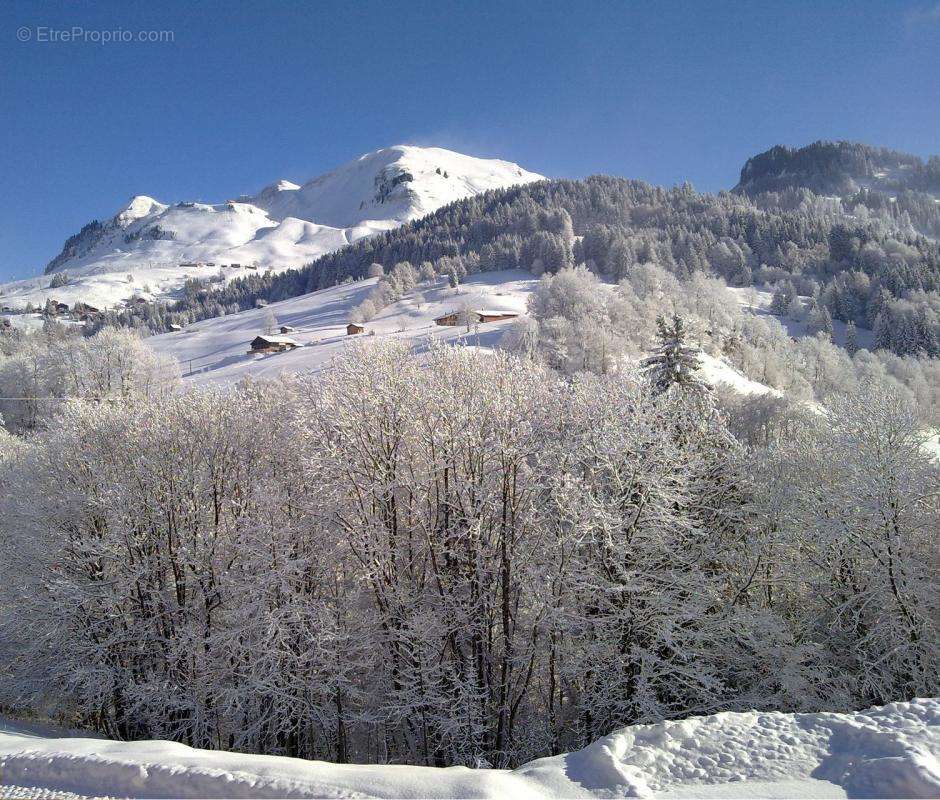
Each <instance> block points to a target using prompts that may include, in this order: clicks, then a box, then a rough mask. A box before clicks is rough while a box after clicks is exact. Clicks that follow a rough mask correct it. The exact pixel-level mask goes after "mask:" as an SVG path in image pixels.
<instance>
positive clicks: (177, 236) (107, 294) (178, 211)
mask: <svg viewBox="0 0 940 800" xmlns="http://www.w3.org/2000/svg"><path fill="white" fill-rule="evenodd" d="M541 179H542V176H541V175H538V174H536V173H534V172H529V171H528V170H525V169H523V168H522V167H520V166H519V165H518V164H513V163H512V162H509V161H502V160H498V159H482V158H474V157H472V156H467V155H463V154H461V153H456V152H454V151H452V150H446V149H444V148H440V147H418V146H415V145H408V144H397V145H393V146H391V147H386V148H383V149H381V150H375V151H373V152H371V153H364V154H363V155H361V156H359V157H357V158H355V159H353V160H352V161H349V162H348V163H346V164H344V165H342V166H340V167H337V168H336V169H334V170H331V171H330V172H327V173H325V174H323V175H320V176H318V177H316V178H313V179H311V180H309V181H307V182H306V183H304V184H302V185H298V184H296V183H293V182H292V181H288V180H285V179H280V180H277V181H275V182H274V183H271V184H269V185H268V186H266V187H265V188H264V189H262V190H261V191H260V192H258V193H257V194H256V195H245V196H242V197H239V198H238V200H237V201H231V202H227V203H219V204H217V205H211V204H206V203H194V202H181V203H175V204H173V205H167V204H165V203H161V202H160V201H158V200H156V199H154V198H153V197H150V196H148V195H145V194H140V195H136V196H135V197H133V198H131V199H130V200H129V201H128V202H127V203H126V204H125V205H124V206H123V207H121V208H120V209H119V210H118V211H117V212H116V213H115V214H114V216H113V217H111V218H110V219H108V220H106V221H104V222H99V221H97V220H96V221H94V222H91V223H89V224H88V225H86V226H85V227H84V228H82V230H81V231H80V232H79V233H77V234H75V235H74V236H72V237H70V238H69V239H68V240H67V241H66V243H65V245H64V247H63V249H62V252H61V253H59V255H57V256H56V257H55V258H54V259H52V261H51V262H49V264H48V266H47V267H46V273H49V272H62V271H67V272H68V274H69V278H70V280H69V283H68V284H67V285H65V286H61V287H59V288H58V289H57V295H56V296H57V299H62V300H63V301H65V302H74V301H76V300H84V301H87V302H90V303H92V304H93V305H96V306H106V305H112V304H114V303H115V302H118V301H120V300H123V299H126V298H127V297H130V296H131V295H132V294H133V293H134V291H140V290H141V287H143V286H150V287H151V288H152V289H153V293H154V294H155V295H157V296H160V295H163V296H167V295H172V294H173V293H174V292H176V291H178V290H179V288H180V287H181V286H182V285H183V283H184V282H185V281H186V280H187V279H188V278H192V277H199V275H200V273H199V272H198V270H199V269H200V267H202V266H204V267H205V268H206V269H207V270H209V269H211V270H212V275H214V276H216V277H218V272H219V269H220V268H221V266H220V265H225V266H226V272H225V275H226V276H234V275H238V274H241V270H244V269H252V268H256V267H261V268H271V269H275V270H279V269H286V268H289V267H299V266H301V265H303V264H305V263H307V262H309V261H312V260H313V259H315V258H318V257H319V256H321V255H323V254H324V253H328V252H331V251H333V250H336V249H338V248H340V247H343V246H344V245H346V244H349V243H350V242H354V241H356V240H358V239H361V238H363V237H365V236H370V235H372V234H374V233H378V232H382V231H387V230H390V229H392V228H395V227H397V226H399V225H401V224H403V223H405V222H408V221H410V220H414V219H418V218H419V217H423V216H425V215H427V214H430V213H432V212H434V211H436V210H437V209H438V208H440V207H441V206H443V205H447V204H448V203H451V202H454V201H456V200H460V199H462V198H464V197H468V196H471V195H475V194H479V193H481V192H485V191H488V190H490V189H499V188H504V187H507V186H511V185H513V184H517V183H528V182H530V181H536V180H541ZM233 265H235V266H233ZM115 275H119V276H120V277H121V280H120V281H116V280H114V277H115ZM128 275H133V276H134V277H135V281H137V280H139V282H140V286H137V285H136V283H132V282H131V281H129V280H127V276H128ZM206 277H207V279H208V277H209V273H208V272H207V273H206ZM47 292H48V287H47V286H44V285H43V283H42V282H41V281H39V280H38V279H32V280H28V281H23V282H19V283H18V284H17V285H16V286H14V287H7V290H6V291H5V294H4V297H5V301H6V302H8V303H9V304H11V305H14V304H15V305H16V306H25V305H26V303H28V302H31V303H33V304H34V305H39V304H41V303H42V302H44V301H45V299H46V295H47Z"/></svg>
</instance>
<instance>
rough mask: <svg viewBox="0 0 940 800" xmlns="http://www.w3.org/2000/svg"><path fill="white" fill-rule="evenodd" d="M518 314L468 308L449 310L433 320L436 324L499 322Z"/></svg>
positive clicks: (513, 317)
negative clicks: (464, 309)
mask: <svg viewBox="0 0 940 800" xmlns="http://www.w3.org/2000/svg"><path fill="white" fill-rule="evenodd" d="M518 316H519V315H518V314H516V313H515V312H513V311H499V310H496V309H488V308H482V309H468V310H466V311H449V312H448V313H446V314H444V316H442V317H438V318H437V319H435V320H434V322H435V323H436V324H437V325H449V326H453V325H465V324H467V323H468V322H469V323H470V324H478V323H483V322H501V321H502V320H504V319H515V318H516V317H518Z"/></svg>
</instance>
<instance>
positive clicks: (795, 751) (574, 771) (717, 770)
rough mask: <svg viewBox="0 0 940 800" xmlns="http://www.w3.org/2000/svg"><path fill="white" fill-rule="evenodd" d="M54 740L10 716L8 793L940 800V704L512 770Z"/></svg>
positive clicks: (670, 734) (3, 757)
mask: <svg viewBox="0 0 940 800" xmlns="http://www.w3.org/2000/svg"><path fill="white" fill-rule="evenodd" d="M50 733H51V732H50V731H43V730H42V729H37V728H35V727H32V726H22V725H18V724H16V723H10V722H6V723H5V722H4V721H3V720H0V796H2V797H5V798H24V799H25V798H52V797H56V798H69V800H71V799H72V798H86V797H180V798H183V797H186V798H191V797H207V798H208V797H213V798H218V797H258V798H261V797H330V798H339V797H385V798H392V797H415V798H444V797H493V798H513V799H514V800H515V799H516V798H518V800H524V799H525V798H569V797H648V798H679V797H695V798H744V797H758V798H783V797H801V798H841V797H859V798H862V797H866V798H867V797H919V798H931V797H934V798H935V797H940V761H938V759H940V700H937V699H926V700H915V701H914V702H911V703H894V704H891V705H888V706H884V707H882V708H875V709H871V710H869V711H866V712H860V713H856V714H778V713H757V712H751V713H743V714H732V713H724V714H716V715H714V716H710V717H698V718H693V719H688V720H684V721H681V722H664V723H660V724H656V725H638V726H634V727H630V728H623V729H621V730H619V731H617V732H615V733H613V734H611V735H610V736H607V737H605V738H603V739H600V740H598V741H596V742H594V743H593V744H591V745H589V746H588V747H586V748H585V749H583V750H580V751H578V752H574V753H568V754H564V755H560V756H554V757H551V758H543V759H539V760H537V761H533V762H531V763H529V764H526V765H524V766H522V767H520V768H519V769H516V770H512V771H508V770H488V769H468V768H465V767H450V768H447V769H435V768H430V767H408V766H374V765H368V766H366V765H352V764H350V765H340V764H329V763H326V762H322V761H304V760H301V759H292V758H280V757H275V756H257V755H243V754H233V753H223V752H212V751H205V750H194V749H191V748H189V747H186V746H184V745H181V744H174V743H171V742H160V741H147V742H113V741H107V740H101V739H82V738H54V736H52V735H44V734H50Z"/></svg>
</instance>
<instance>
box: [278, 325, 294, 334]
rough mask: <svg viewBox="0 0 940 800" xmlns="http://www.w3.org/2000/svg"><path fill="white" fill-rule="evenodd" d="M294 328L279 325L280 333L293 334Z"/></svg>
mask: <svg viewBox="0 0 940 800" xmlns="http://www.w3.org/2000/svg"><path fill="white" fill-rule="evenodd" d="M293 332H294V328H293V326H291V325H281V333H293Z"/></svg>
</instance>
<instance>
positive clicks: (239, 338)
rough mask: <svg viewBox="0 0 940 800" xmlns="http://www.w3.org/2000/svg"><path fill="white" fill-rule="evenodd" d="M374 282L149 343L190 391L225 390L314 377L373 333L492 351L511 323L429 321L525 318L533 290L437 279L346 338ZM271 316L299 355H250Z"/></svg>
mask: <svg viewBox="0 0 940 800" xmlns="http://www.w3.org/2000/svg"><path fill="white" fill-rule="evenodd" d="M377 282H378V279H377V278H369V279H367V280H363V281H357V282H354V283H346V284H343V285H341V286H334V287H331V288H329V289H322V290H320V291H319V292H312V293H310V294H305V295H301V296H300V297H294V298H291V299H290V300H283V301H281V302H279V303H272V304H271V305H269V306H267V307H266V308H263V309H251V310H249V311H242V312H241V313H238V314H231V315H229V316H225V317H218V318H216V319H208V320H203V321H202V322H197V323H194V324H193V325H189V326H187V327H186V328H185V329H183V330H182V331H177V332H174V333H165V334H161V335H160V336H154V337H151V338H150V339H147V342H148V344H150V345H151V346H152V347H153V348H154V349H155V350H156V351H157V352H159V353H162V354H166V355H171V356H173V357H174V358H176V359H178V360H179V362H180V364H181V367H182V371H183V376H184V378H186V379H187V381H188V382H191V383H194V384H205V383H229V384H230V383H236V382H238V381H239V380H241V379H243V378H245V377H248V376H251V377H252V378H259V377H266V378H270V377H276V376H277V375H279V374H281V373H299V372H317V371H319V370H320V369H322V368H323V366H324V365H327V364H329V362H330V361H331V359H333V358H334V357H336V356H337V355H339V354H340V353H341V352H342V351H343V348H344V347H346V345H347V344H348V343H349V342H351V341H355V340H357V339H361V338H363V337H365V336H370V335H372V334H373V332H374V334H375V335H376V336H382V337H392V338H398V339H403V340H405V341H407V342H409V343H411V344H412V346H414V347H415V348H418V349H420V348H422V347H427V346H428V345H429V344H430V343H431V342H432V341H446V342H458V343H461V344H465V345H478V346H480V347H493V346H495V345H496V343H497V342H498V341H499V337H500V336H501V335H502V332H503V331H504V330H505V328H506V326H507V325H510V324H512V320H504V321H502V322H490V323H485V324H481V325H474V326H473V327H472V328H471V329H470V331H467V328H466V326H454V327H442V326H440V325H436V324H435V323H434V319H435V318H436V317H440V316H443V315H444V314H447V313H450V312H453V311H459V310H461V309H462V308H474V309H482V308H486V309H492V310H498V311H504V312H507V313H514V314H520V315H521V314H524V313H525V307H526V301H527V299H528V296H529V294H530V293H531V292H532V290H533V289H534V288H535V286H536V284H537V283H538V281H537V279H536V278H534V277H533V276H532V275H531V274H530V273H528V272H524V271H522V270H507V271H504V272H486V273H480V274H478V275H474V276H473V277H472V278H471V279H470V280H468V281H467V282H466V283H464V284H463V285H461V286H459V287H458V288H457V289H452V288H450V287H449V286H448V285H447V283H446V281H444V280H443V279H440V280H438V281H437V282H436V283H435V284H434V285H433V286H428V285H424V286H421V287H419V288H418V289H417V290H415V291H413V292H409V293H408V294H406V295H405V296H404V297H403V298H402V299H401V300H399V301H398V302H397V303H393V304H392V305H390V306H388V307H387V308H384V309H382V311H380V312H379V313H378V314H377V315H376V317H375V318H374V319H372V320H370V321H369V322H367V323H365V328H366V332H365V333H363V334H357V335H355V336H347V335H346V324H347V323H348V322H349V321H350V313H351V312H352V310H353V309H354V308H355V307H356V306H357V305H359V303H361V302H362V301H363V300H364V299H365V298H366V296H367V295H368V294H369V292H370V291H371V289H372V288H373V287H374V286H375V284H376V283H377ZM269 313H273V314H274V315H275V316H276V318H277V322H278V325H286V326H290V327H291V328H293V329H294V330H293V331H292V332H291V333H289V334H288V335H289V336H291V338H293V339H294V340H295V341H297V342H298V343H299V344H300V345H301V346H300V347H299V348H297V349H296V350H291V351H288V352H284V353H271V354H268V355H250V354H249V353H248V349H249V345H250V343H251V340H252V339H254V338H255V336H257V335H259V334H263V333H265V319H266V317H267V316H268V315H269Z"/></svg>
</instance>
